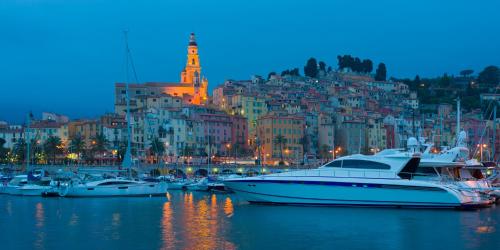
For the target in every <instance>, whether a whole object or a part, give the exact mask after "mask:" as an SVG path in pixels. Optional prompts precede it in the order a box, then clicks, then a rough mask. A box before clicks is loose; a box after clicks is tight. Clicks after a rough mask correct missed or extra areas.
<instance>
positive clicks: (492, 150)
mask: <svg viewBox="0 0 500 250" xmlns="http://www.w3.org/2000/svg"><path fill="white" fill-rule="evenodd" d="M496 143H497V101H496V100H495V106H494V107H493V144H492V145H491V154H490V155H491V161H495V153H496V148H495V144H496Z"/></svg>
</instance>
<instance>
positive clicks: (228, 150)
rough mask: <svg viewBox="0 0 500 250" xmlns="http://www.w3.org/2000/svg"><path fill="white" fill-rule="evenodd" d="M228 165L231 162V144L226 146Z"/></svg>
mask: <svg viewBox="0 0 500 250" xmlns="http://www.w3.org/2000/svg"><path fill="white" fill-rule="evenodd" d="M226 148H227V150H226V164H227V163H228V162H229V152H231V144H229V143H228V144H226Z"/></svg>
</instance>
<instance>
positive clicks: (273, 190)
mask: <svg viewBox="0 0 500 250" xmlns="http://www.w3.org/2000/svg"><path fill="white" fill-rule="evenodd" d="M224 184H225V185H226V186H227V187H229V188H230V189H231V190H232V191H234V192H236V193H237V194H238V195H239V196H241V197H242V198H244V199H245V200H247V201H249V202H251V203H270V204H289V205H321V206H376V207H379V206H382V207H433V208H459V207H466V206H476V205H479V204H480V203H481V201H480V199H479V198H478V197H477V194H476V193H474V192H470V194H469V195H470V197H467V196H464V195H463V194H462V193H461V192H460V191H457V190H453V189H447V188H442V187H437V186H432V185H425V184H422V183H415V182H413V184H412V183H410V181H408V180H396V179H394V180H380V179H377V181H376V182H370V180H369V179H367V180H362V181H360V180H359V179H358V180H354V179H349V178H321V177H317V178H309V179H301V180H296V179H294V178H291V179H286V178H274V179H270V178H267V179H262V178H260V179H259V178H258V177H256V178H246V179H233V180H226V181H225V182H224Z"/></svg>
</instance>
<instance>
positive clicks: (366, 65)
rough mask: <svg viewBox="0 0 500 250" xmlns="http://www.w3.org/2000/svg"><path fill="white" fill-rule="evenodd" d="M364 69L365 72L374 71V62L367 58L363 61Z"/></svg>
mask: <svg viewBox="0 0 500 250" xmlns="http://www.w3.org/2000/svg"><path fill="white" fill-rule="evenodd" d="M362 65H363V66H362V71H363V72H364V73H371V72H372V71H373V62H372V60H370V59H365V60H363V62H362Z"/></svg>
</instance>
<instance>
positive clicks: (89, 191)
mask: <svg viewBox="0 0 500 250" xmlns="http://www.w3.org/2000/svg"><path fill="white" fill-rule="evenodd" d="M166 193H167V184H166V183H162V182H160V183H144V184H137V185H126V186H125V185H110V186H86V185H84V184H81V185H77V186H69V187H63V188H61V190H60V191H59V195H60V196H64V197H115V196H116V197H121V196H162V195H165V194H166Z"/></svg>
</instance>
